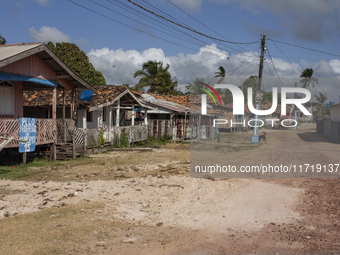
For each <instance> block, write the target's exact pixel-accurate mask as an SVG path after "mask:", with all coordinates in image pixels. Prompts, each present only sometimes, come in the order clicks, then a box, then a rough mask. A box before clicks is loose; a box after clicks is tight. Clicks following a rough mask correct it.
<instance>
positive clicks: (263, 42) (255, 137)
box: [251, 34, 266, 143]
mask: <svg viewBox="0 0 340 255" xmlns="http://www.w3.org/2000/svg"><path fill="white" fill-rule="evenodd" d="M261 46H262V47H261V58H260V68H259V80H258V86H257V92H255V93H256V97H255V98H256V110H260V106H261V101H262V96H260V94H261V83H262V74H263V60H264V51H265V49H266V35H265V34H263V37H262V40H261ZM258 119H259V116H258V115H255V127H254V131H253V136H252V137H251V143H259V136H258V131H259V129H258V127H257V126H258Z"/></svg>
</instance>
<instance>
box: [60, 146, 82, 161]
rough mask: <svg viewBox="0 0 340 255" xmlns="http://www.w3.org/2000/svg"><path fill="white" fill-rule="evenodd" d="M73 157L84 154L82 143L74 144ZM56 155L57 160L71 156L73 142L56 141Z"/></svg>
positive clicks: (70, 157)
mask: <svg viewBox="0 0 340 255" xmlns="http://www.w3.org/2000/svg"><path fill="white" fill-rule="evenodd" d="M74 147H75V148H74V149H75V157H79V156H81V155H84V153H85V148H84V145H82V144H75V146H74ZM56 156H57V160H67V159H72V158H73V143H71V142H67V143H58V144H56Z"/></svg>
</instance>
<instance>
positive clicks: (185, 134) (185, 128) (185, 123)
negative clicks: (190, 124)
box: [183, 110, 187, 140]
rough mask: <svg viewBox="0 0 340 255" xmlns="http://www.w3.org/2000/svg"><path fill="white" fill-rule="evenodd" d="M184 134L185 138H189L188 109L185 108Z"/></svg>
mask: <svg viewBox="0 0 340 255" xmlns="http://www.w3.org/2000/svg"><path fill="white" fill-rule="evenodd" d="M183 126H184V135H183V140H185V139H186V138H187V110H185V114H184V125H183Z"/></svg>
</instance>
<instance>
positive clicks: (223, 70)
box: [215, 66, 225, 84]
mask: <svg viewBox="0 0 340 255" xmlns="http://www.w3.org/2000/svg"><path fill="white" fill-rule="evenodd" d="M218 70H220V71H219V72H216V73H215V78H219V77H220V80H219V81H218V82H217V83H218V84H219V83H221V82H222V81H224V78H225V69H224V68H223V66H220V67H219V68H218Z"/></svg>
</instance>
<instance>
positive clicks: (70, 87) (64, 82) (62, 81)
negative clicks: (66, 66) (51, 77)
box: [57, 76, 75, 90]
mask: <svg viewBox="0 0 340 255" xmlns="http://www.w3.org/2000/svg"><path fill="white" fill-rule="evenodd" d="M57 77H58V76H57ZM57 82H58V83H59V84H60V85H61V86H63V87H64V88H67V89H68V90H72V89H75V87H74V86H73V85H72V84H71V83H69V82H68V81H67V80H65V79H63V78H57Z"/></svg>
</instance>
